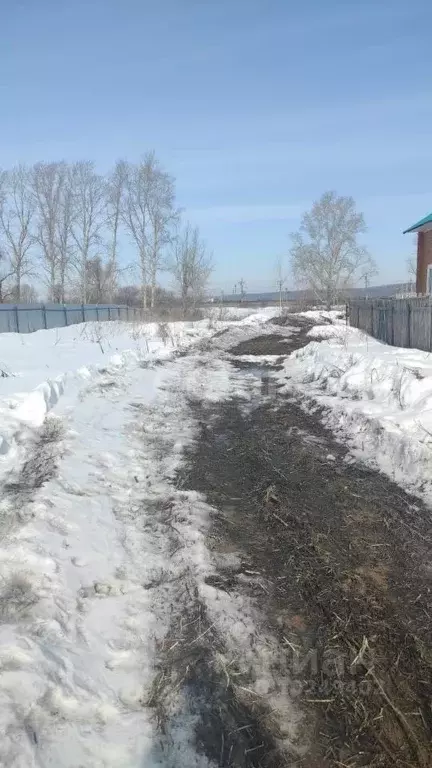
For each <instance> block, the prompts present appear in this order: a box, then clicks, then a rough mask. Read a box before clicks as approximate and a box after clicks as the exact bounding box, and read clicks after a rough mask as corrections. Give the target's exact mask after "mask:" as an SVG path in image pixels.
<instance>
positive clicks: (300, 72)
mask: <svg viewBox="0 0 432 768" xmlns="http://www.w3.org/2000/svg"><path fill="white" fill-rule="evenodd" d="M0 13H1V16H0V35H1V45H0V126H1V132H0V135H1V141H0V166H3V167H9V166H10V165H11V164H14V163H17V162H29V163H31V162H34V161H36V160H54V159H63V158H64V159H67V160H76V159H81V158H86V159H87V158H88V159H94V160H95V162H96V164H97V166H98V168H99V169H100V170H101V171H106V170H107V169H108V168H109V167H110V166H111V165H112V163H113V162H114V161H115V160H116V159H117V158H118V157H126V158H128V159H131V160H134V159H138V158H139V156H140V155H141V154H142V153H144V152H145V151H146V150H148V149H152V148H154V149H155V150H156V152H157V154H158V156H159V157H160V159H161V161H162V162H163V163H164V165H165V166H166V167H167V169H168V170H170V171H171V172H172V173H173V174H174V175H175V176H176V178H177V190H178V199H179V204H180V205H181V206H182V207H183V208H184V209H185V211H186V214H187V216H188V217H189V218H190V219H191V221H192V222H194V223H196V224H198V225H199V227H200V229H201V231H202V234H203V236H204V237H205V239H206V240H207V242H208V245H209V246H210V248H211V249H212V250H213V251H214V255H215V264H216V269H215V273H214V276H213V284H214V286H215V288H216V287H217V288H221V287H223V288H224V289H225V290H230V289H231V287H232V285H233V284H234V283H235V282H236V281H237V280H238V279H239V278H240V277H242V276H243V277H244V278H245V279H246V281H247V284H248V287H249V289H251V290H252V289H254V290H256V289H269V288H271V287H272V284H273V283H274V262H275V259H276V257H277V256H278V255H283V254H286V253H287V252H288V249H289V233H290V232H292V231H293V230H295V229H296V228H297V227H298V225H299V220H300V216H301V213H302V211H303V210H305V209H307V208H308V207H309V206H310V205H311V203H312V202H313V201H314V199H316V198H317V197H319V196H320V195H321V193H322V192H324V191H325V190H328V189H335V190H336V191H337V192H338V193H339V194H350V195H352V196H353V197H354V198H355V199H356V200H357V202H358V206H359V208H360V209H361V210H363V212H364V214H365V217H366V222H367V224H368V227H369V229H368V233H367V236H366V242H367V245H368V246H369V249H370V251H371V253H372V254H373V255H374V257H375V259H376V261H377V262H378V265H379V270H380V272H379V276H378V277H377V278H376V282H389V281H396V280H403V279H404V278H405V277H406V259H407V257H408V256H410V255H411V254H412V252H413V241H412V237H410V236H405V237H403V236H402V234H401V232H402V230H403V229H405V228H406V227H407V226H409V225H410V224H412V223H413V222H414V221H416V220H417V219H419V218H421V217H422V216H424V215H425V214H426V213H429V212H430V211H431V210H432V141H431V128H432V98H431V97H432V86H431V74H432V49H431V46H430V29H431V26H432V4H431V3H430V2H429V0H411V2H406V0H381V1H380V2H376V1H375V2H370V0H366V2H358V3H354V2H341V1H340V0H337V1H336V2H335V1H334V0H327V2H326V3H323V2H322V0H302V2H297V1H296V2H292V0H267V2H266V1H265V0H207V2H206V0H201V2H198V0H152V2H148V1H147V0H86V1H84V0H69V2H66V0H63V1H62V0H38V2H35V0H14V2H13V3H12V2H9V3H8V2H6V0H0ZM127 251H128V249H127V246H125V248H124V258H125V259H126V260H127V258H128V252H127Z"/></svg>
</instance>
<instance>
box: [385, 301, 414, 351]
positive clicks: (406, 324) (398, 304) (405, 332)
mask: <svg viewBox="0 0 432 768" xmlns="http://www.w3.org/2000/svg"><path fill="white" fill-rule="evenodd" d="M410 316H411V308H410V304H409V300H398V301H394V302H393V339H392V341H391V342H389V344H394V346H395V347H409V345H410Z"/></svg>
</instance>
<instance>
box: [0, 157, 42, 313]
mask: <svg viewBox="0 0 432 768" xmlns="http://www.w3.org/2000/svg"><path fill="white" fill-rule="evenodd" d="M0 188H1V189H2V193H1V194H2V199H3V203H2V204H0V234H1V235H3V240H4V246H3V248H4V251H5V259H6V260H7V261H8V263H9V264H10V268H11V271H12V272H13V275H14V280H15V288H14V299H15V301H20V296H21V282H22V279H23V277H28V276H30V275H32V274H34V267H33V264H32V261H31V255H30V251H31V248H32V245H33V244H34V242H35V238H34V234H33V232H32V220H33V216H34V210H35V206H34V199H33V196H32V192H31V187H30V172H29V169H28V168H27V167H26V166H24V165H19V166H17V167H16V168H12V170H11V171H3V172H2V173H1V174H0Z"/></svg>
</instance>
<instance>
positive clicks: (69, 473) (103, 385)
mask: <svg viewBox="0 0 432 768" xmlns="http://www.w3.org/2000/svg"><path fill="white" fill-rule="evenodd" d="M269 316H271V311H268V312H266V311H264V312H260V313H256V315H254V316H249V317H246V318H243V319H242V320H240V321H239V322H237V323H236V324H233V323H231V324H229V325H228V324H226V323H216V325H214V324H212V325H210V324H209V323H208V321H203V322H201V323H196V324H193V325H192V324H189V323H183V324H173V325H175V327H171V326H170V327H169V328H168V331H169V334H168V338H167V336H166V330H167V329H166V328H160V327H158V326H155V325H147V326H141V327H139V328H138V329H137V328H131V327H130V326H129V327H126V325H120V324H118V325H117V327H110V328H107V329H106V330H105V329H101V328H99V327H95V326H94V324H86V325H85V326H84V327H77V326H75V327H73V328H68V329H62V330H61V331H57V332H56V331H54V332H53V331H40V332H38V333H35V334H32V335H31V336H27V337H25V343H23V342H22V340H21V337H17V336H16V335H8V337H7V338H4V337H3V338H2V337H1V336H0V350H1V355H2V358H3V359H6V358H7V360H8V365H9V367H10V370H12V371H14V372H15V373H16V374H17V376H16V377H14V378H11V379H10V380H9V379H5V380H4V383H5V387H4V390H3V399H2V401H1V403H0V413H1V417H2V427H1V431H2V434H3V440H4V443H5V444H6V445H5V451H4V454H3V455H2V456H1V461H2V462H3V470H4V471H5V470H6V469H7V470H8V483H6V484H4V486H3V498H2V500H1V502H0V517H1V521H2V539H1V541H0V569H1V580H0V618H1V621H0V670H1V677H0V765H1V766H3V765H4V766H6V765H7V766H8V767H10V768H24V767H25V768H37V767H39V766H41V765H47V766H48V765H53V766H54V765H55V766H56V768H77V766H81V767H82V768H90V767H91V768H123V767H124V766H128V768H134V766H136V768H138V766H143V765H145V766H146V767H147V768H156V766H160V765H162V764H163V765H166V766H168V765H176V766H179V768H180V766H182V767H184V768H193V767H194V766H197V768H198V766H199V767H200V768H213V766H212V764H211V763H210V762H209V761H208V760H207V759H206V758H205V757H204V756H203V755H200V754H198V753H197V752H196V750H195V747H194V744H193V740H194V724H195V720H194V718H195V715H194V712H193V711H192V710H190V707H189V702H187V701H185V700H184V699H183V697H182V696H181V694H180V692H179V690H178V688H179V686H178V687H177V688H176V687H174V688H173V690H172V691H171V693H170V696H169V700H168V702H167V707H168V713H169V715H170V722H171V723H172V726H171V732H170V733H169V734H168V735H167V736H166V738H168V737H169V739H170V744H171V746H170V750H171V752H170V759H169V760H168V759H165V757H166V755H165V753H164V746H163V744H162V743H161V737H160V734H156V718H155V717H154V714H153V711H152V709H151V708H150V707H149V706H148V702H149V700H150V697H151V692H152V686H153V683H154V679H155V675H156V663H157V656H158V649H159V647H160V644H161V642H162V641H163V639H164V638H165V636H166V634H167V632H168V630H169V627H170V625H171V624H172V622H173V620H175V619H176V617H178V616H181V615H182V612H183V611H184V610H185V608H187V603H186V602H185V601H187V599H188V595H191V594H194V592H195V590H198V593H199V595H200V597H201V599H202V600H203V602H204V604H205V605H206V606H207V609H208V611H209V615H211V619H212V621H213V622H214V624H215V625H216V626H217V628H218V630H219V632H220V635H221V637H223V636H224V635H225V634H226V637H227V653H228V654H232V657H233V658H234V657H235V655H236V654H238V649H239V643H241V642H244V640H245V638H246V639H248V642H249V641H250V639H251V638H253V639H254V643H253V646H254V647H253V648H251V650H250V651H248V658H247V663H248V665H250V666H251V668H252V669H254V670H255V679H256V683H255V685H256V687H257V690H258V689H259V690H260V691H261V692H262V691H269V683H268V680H269V676H270V675H271V670H270V667H271V662H272V659H271V641H270V639H267V638H265V637H262V636H261V638H260V639H259V638H258V637H256V634H257V633H256V629H255V617H254V615H253V610H252V606H251V605H249V604H248V603H247V602H246V601H245V600H243V599H241V598H237V599H236V600H233V601H231V602H230V603H229V604H226V601H225V600H224V598H223V596H222V597H221V596H220V595H219V594H218V593H217V591H216V590H214V589H213V588H210V587H208V586H206V584H205V578H206V576H207V575H208V574H209V573H212V572H213V571H214V567H215V564H214V561H213V559H212V555H211V553H210V552H209V550H208V549H207V546H206V540H205V537H206V533H207V529H208V524H209V516H210V513H211V511H212V510H211V508H210V507H209V506H208V505H207V504H206V501H205V499H204V498H202V497H201V496H200V495H199V494H197V493H196V492H193V491H191V492H189V491H188V492H186V491H184V490H182V489H181V488H179V487H178V485H177V482H176V477H177V472H178V470H179V468H180V467H181V464H182V461H183V456H184V450H185V448H186V447H187V446H188V445H189V444H190V443H191V442H192V441H193V440H194V439H195V436H196V433H197V430H198V429H199V428H200V426H199V425H198V424H197V423H196V422H195V420H194V418H193V416H192V415H191V411H190V407H189V402H190V399H191V398H199V399H201V400H203V401H204V402H206V401H207V402H209V403H210V402H217V401H219V400H223V399H226V398H229V397H231V396H233V395H234V394H235V395H239V394H243V395H244V396H245V397H248V396H250V391H251V388H252V389H253V382H252V383H251V381H250V380H248V379H247V378H245V377H244V376H243V375H242V373H241V372H239V371H238V370H237V369H236V368H235V367H233V366H232V365H231V363H230V361H229V356H228V355H225V354H224V352H223V350H224V345H225V344H227V345H228V344H229V343H231V341H232V340H233V339H234V338H235V336H236V334H237V341H238V340H240V338H241V339H243V338H245V337H247V336H248V335H250V336H252V335H255V334H256V333H257V330H258V331H259V332H260V333H261V332H262V330H263V329H264V328H265V326H264V323H265V321H266V320H267V318H268V317H269ZM218 330H224V331H226V334H225V335H223V336H220V337H217V338H215V339H214V341H213V342H212V343H213V344H215V346H216V348H217V349H218V350H219V351H218V354H217V356H216V355H215V354H214V352H212V350H208V349H206V347H205V342H206V340H207V339H209V338H210V337H211V336H212V335H213V334H214V333H215V332H217V331H218ZM162 337H163V338H162ZM228 338H229V339H230V342H229V341H228ZM179 346H180V347H182V348H185V347H186V346H188V347H190V348H191V349H190V353H189V354H188V355H187V356H183V357H176V354H177V351H178V349H179ZM161 363H164V364H163V365H161ZM1 383H2V384H3V381H2V382H1ZM13 383H15V385H17V384H18V383H19V384H23V388H24V387H27V388H28V390H27V392H21V393H20V394H16V393H14V392H13ZM254 386H255V388H256V390H257V391H258V390H259V383H258V382H256V383H255V385H254ZM31 387H33V389H31ZM14 430H15V431H14ZM47 470H49V471H48V472H47ZM41 473H42V475H41ZM44 473H45V474H44ZM40 476H42V478H43V480H44V481H43V483H41V482H40V481H39V477H40ZM166 508H169V510H170V514H169V519H165V518H164V514H163V511H164V509H166ZM249 644H250V643H249ZM279 697H280V695H279V696H278V698H279ZM284 701H285V699H284ZM274 703H275V706H276V703H277V702H276V699H275V700H274ZM279 705H280V707H281V708H282V709H283V707H282V702H281V701H279ZM284 711H285V713H286V712H287V711H288V710H287V707H286V702H285V710H284ZM290 722H292V725H291V726H290V732H289V734H287V737H288V736H289V737H290V738H291V736H293V735H294V734H293V729H294V720H293V719H292V718H291V719H290ZM169 727H170V726H167V728H169Z"/></svg>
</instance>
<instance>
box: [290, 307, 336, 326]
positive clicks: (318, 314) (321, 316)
mask: <svg viewBox="0 0 432 768" xmlns="http://www.w3.org/2000/svg"><path fill="white" fill-rule="evenodd" d="M297 314H298V315H299V316H300V317H307V318H309V320H328V321H329V322H330V323H340V322H345V307H335V309H329V310H328V309H308V310H306V311H305V312H298V313H297Z"/></svg>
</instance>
